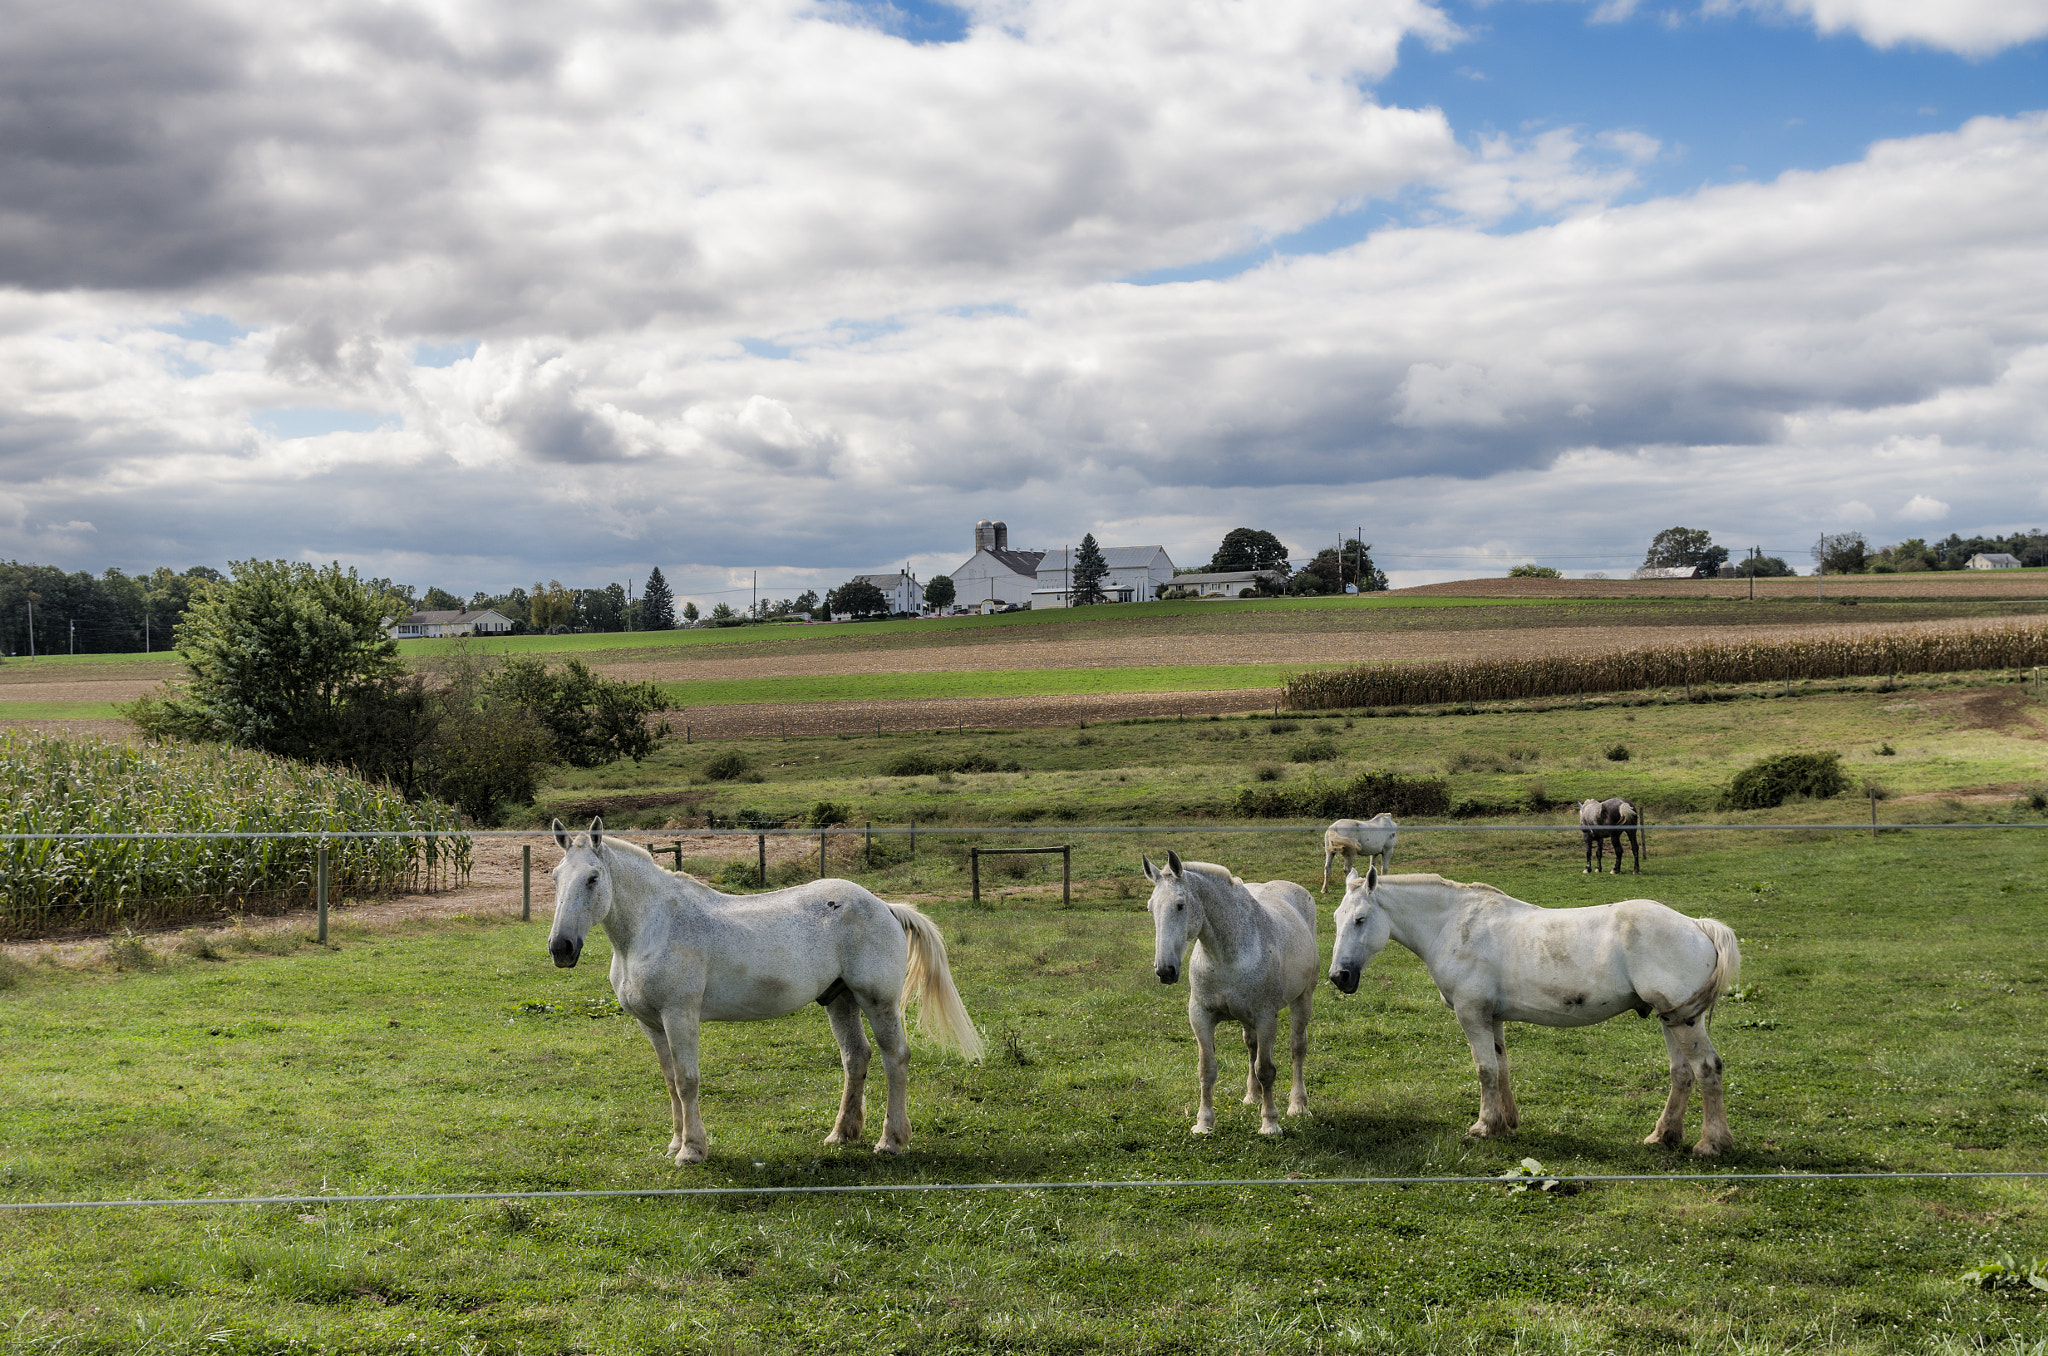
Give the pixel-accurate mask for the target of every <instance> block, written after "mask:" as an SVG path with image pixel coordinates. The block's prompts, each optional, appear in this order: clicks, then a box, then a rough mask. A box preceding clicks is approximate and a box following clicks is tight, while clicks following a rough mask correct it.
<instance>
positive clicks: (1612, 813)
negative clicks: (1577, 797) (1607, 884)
mask: <svg viewBox="0 0 2048 1356" xmlns="http://www.w3.org/2000/svg"><path fill="white" fill-rule="evenodd" d="M1641 824H1642V815H1641V814H1640V813H1639V812H1638V811H1637V810H1636V807H1635V806H1633V805H1631V804H1629V803H1628V802H1627V801H1625V800H1623V799H1622V798H1621V797H1620V796H1613V797H1610V798H1609V799H1607V800H1582V801H1580V802H1579V832H1581V833H1583V834H1584V835H1585V836H1586V869H1585V870H1584V871H1581V872H1580V873H1579V874H1580V875H1582V876H1597V875H1599V874H1600V872H1601V869H1602V868H1603V867H1604V866H1606V864H1607V853H1606V844H1608V843H1612V844H1614V874H1615V875H1617V876H1618V875H1620V874H1621V840H1622V836H1623V835H1624V834H1625V835H1627V837H1628V846H1629V851H1630V852H1633V853H1634V854H1635V859H1636V874H1637V875H1638V876H1640V875H1642V874H1643V845H1642V842H1641V841H1640V840H1639V839H1638V838H1637V836H1636V835H1637V834H1638V833H1639V832H1640V829H1641Z"/></svg>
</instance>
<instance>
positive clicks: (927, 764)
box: [882, 751, 948, 777]
mask: <svg viewBox="0 0 2048 1356" xmlns="http://www.w3.org/2000/svg"><path fill="white" fill-rule="evenodd" d="M947 770H948V769H947V768H946V767H945V765H944V764H942V763H940V762H939V760H938V759H936V758H934V757H932V756H931V755H930V754H928V753H923V752H915V751H913V752H911V753H902V754H898V755H897V756H896V757H895V758H893V759H891V760H890V761H889V762H888V763H887V764H886V765H885V766H884V767H883V768H882V775H883V776H885V777H930V776H933V775H935V774H936V773H939V772H943V771H947Z"/></svg>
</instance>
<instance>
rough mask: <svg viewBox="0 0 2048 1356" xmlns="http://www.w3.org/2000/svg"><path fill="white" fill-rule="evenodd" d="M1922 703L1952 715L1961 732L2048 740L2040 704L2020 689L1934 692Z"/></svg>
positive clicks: (2047, 728) (1951, 717)
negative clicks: (1983, 732)
mask: <svg viewBox="0 0 2048 1356" xmlns="http://www.w3.org/2000/svg"><path fill="white" fill-rule="evenodd" d="M1920 700H1921V702H1922V704H1923V705H1924V706H1926V707H1927V708H1929V709H1931V710H1935V711H1940V712H1943V713H1944V714H1946V715H1948V716H1949V717H1950V719H1952V720H1954V721H1955V723H1956V725H1957V726H1958V727H1959V728H1961V729H1965V730H1996V731H1998V732H1999V733H2000V734H2004V735H2012V736H2014V737H2015V738H2020V739H2048V727H2044V726H2043V724H2042V721H2041V715H2040V712H2041V707H2040V704H2039V703H2037V702H2035V701H2033V700H2032V699H2030V698H2028V697H2027V696H2026V695H2025V694H2024V693H2023V692H2022V691H2021V690H2020V689H2019V688H2017V687H2005V688H1991V689H1989V690H1986V689H1983V688H1979V689H1976V690H1974V691H1969V692H1933V693H1929V694H1928V695H1927V696H1925V697H1923V698H1921V699H1920Z"/></svg>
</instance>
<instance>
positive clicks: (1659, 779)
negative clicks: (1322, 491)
mask: <svg viewBox="0 0 2048 1356" xmlns="http://www.w3.org/2000/svg"><path fill="white" fill-rule="evenodd" d="M2005 677H2006V676H2005V675H1983V674H1977V675H1956V676H1945V675H1936V676H1929V677H1925V678H1918V679H1911V680H1903V681H1901V682H1900V683H1898V684H1896V685H1893V684H1889V683H1884V682H1864V683H1856V682H1849V683H1795V684H1793V685H1792V692H1793V694H1794V695H1792V696H1790V697H1787V696H1785V695H1784V689H1783V687H1781V686H1776V685H1763V686H1759V687H1755V688H1750V689H1725V690H1720V691H1717V692H1715V693H1711V694H1710V693H1704V692H1703V693H1702V694H1700V695H1701V698H1702V699H1701V700H1699V701H1686V700H1684V699H1682V697H1678V696H1675V695H1671V694H1657V695H1654V696H1653V695H1649V694H1640V695H1637V696H1632V697H1628V698H1625V699H1621V700H1601V699H1596V700H1593V701H1590V702H1588V703H1586V704H1584V705H1580V704H1578V703H1576V702H1568V703H1558V704H1554V705H1548V706H1544V705H1541V704H1536V705H1535V706H1513V707H1503V708H1499V709H1493V710H1485V709H1475V710H1470V711H1469V712H1468V711H1466V710H1464V709H1462V708H1436V709H1434V710H1431V711H1424V710H1422V709H1418V710H1417V712H1416V713H1415V714H1411V715H1408V716H1405V717H1402V716H1389V715H1384V714H1383V715H1378V716H1374V717H1371V718H1367V717H1365V716H1363V715H1355V714H1346V713H1314V714H1300V713H1294V712H1288V713H1285V714H1284V715H1283V716H1282V717H1281V718H1280V719H1278V720H1274V719H1271V718H1267V717H1248V718H1226V719H1219V720H1207V719H1190V720H1188V721H1185V722H1179V721H1172V720H1162V721H1147V722H1133V723H1123V722H1113V723H1109V724H1102V725H1090V726H1089V727H1087V728H1086V729H1080V728H1065V729H1059V728H1055V729H1041V730H1025V731H997V732H991V731H982V730H967V731H965V732H961V733H952V732H938V733H926V734H884V735H881V736H873V735H858V736H851V735H842V736H829V737H822V738H792V739H788V740H778V739H743V740H719V741H713V742H699V743H693V744H684V743H682V742H680V741H676V740H672V741H670V742H669V743H667V744H666V745H665V746H663V747H662V748H661V749H660V750H658V751H657V752H656V753H655V754H654V756H652V757H650V758H648V759H647V760H646V761H645V762H643V763H641V764H639V765H637V766H634V765H631V764H617V765H614V766H612V767H609V768H602V769H595V770H592V771H589V772H575V771H569V772H564V773H562V774H560V775H559V776H558V777H557V778H556V780H555V781H554V783H553V784H552V786H551V788H550V790H549V791H548V792H547V793H545V794H544V795H543V797H542V800H541V803H540V805H539V806H538V807H537V809H538V813H539V815H540V816H541V822H545V819H546V816H548V815H549V814H552V813H556V812H558V811H562V810H565V809H566V808H567V807H571V806H574V807H586V808H587V807H591V806H602V805H603V804H604V802H605V800H606V798H607V796H609V795H618V796H622V797H623V796H631V797H633V800H632V804H634V805H635V806H637V807H639V808H635V809H633V810H631V811H626V812H623V813H620V814H617V815H615V817H614V820H613V822H616V823H621V824H635V825H647V826H659V825H662V824H665V823H670V822H678V823H680V822H683V821H688V822H691V823H699V824H701V823H702V822H703V814H704V812H705V811H706V810H713V811H716V812H718V813H720V814H723V815H728V816H729V815H733V814H736V813H738V812H740V811H742V810H754V811H756V812H758V813H759V814H760V815H762V816H764V817H769V818H780V817H784V816H794V815H799V814H801V813H802V812H804V811H805V810H807V809H808V808H809V807H810V806H811V805H813V804H814V803H816V802H818V801H820V800H829V801H833V802H836V803H839V804H842V805H844V806H846V807H847V808H848V810H849V812H850V818H849V822H852V823H860V822H863V821H873V822H875V823H878V824H886V823H897V824H901V823H905V822H907V821H908V820H910V819H911V818H913V817H914V818H916V819H917V820H918V821H919V822H920V823H924V824H931V823H950V824H959V825H966V824H1001V823H1016V822H1027V821H1038V822H1050V823H1058V822H1075V823H1094V824H1102V823H1162V822H1169V821H1175V820H1181V819H1190V818H1192V819H1202V818H1215V817H1218V816H1222V815H1226V814H1228V813H1229V807H1230V804H1231V802H1232V800H1233V799H1234V798H1235V797H1236V795H1237V793H1238V792H1239V791H1240V790H1242V789H1243V788H1245V787H1246V786H1248V785H1253V784H1256V783H1255V778H1257V777H1258V776H1259V775H1260V773H1261V770H1262V769H1263V770H1264V772H1265V773H1266V774H1268V775H1270V776H1272V777H1273V778H1276V779H1278V780H1280V781H1297V780H1300V779H1303V778H1314V777H1322V778H1327V779H1331V780H1343V779H1347V778H1348V777H1350V776H1351V775H1353V774H1355V773H1356V772H1359V771H1362V770H1366V769H1371V768H1390V769H1392V770H1394V771H1398V772H1403V773H1408V774H1412V775H1426V776H1444V777H1448V778H1449V780H1450V787H1451V796H1452V799H1453V801H1470V802H1474V803H1476V804H1481V805H1492V806H1496V807H1499V808H1500V809H1501V810H1502V812H1506V811H1509V810H1513V809H1517V808H1519V807H1524V806H1527V805H1529V804H1530V803H1532V802H1539V803H1541V802H1557V803H1567V804H1575V803H1576V802H1577V801H1578V800H1580V799H1583V798H1586V797H1595V798H1604V797H1606V796H1612V795H1625V796H1628V797H1629V798H1630V799H1631V800H1634V801H1635V802H1636V803H1638V804H1639V805H1643V806H1645V807H1646V808H1647V809H1648V811H1649V812H1650V814H1651V816H1652V818H1658V817H1661V818H1665V819H1675V818H1678V817H1681V816H1683V817H1686V818H1699V817H1701V816H1703V815H1708V814H1710V813H1711V812H1712V811H1713V810H1714V806H1715V804H1716V801H1717V800H1718V798H1719V795H1720V789H1721V788H1723V787H1725V786H1726V785H1727V783H1728V781H1729V779H1730V778H1731V777H1733V775H1734V774H1735V772H1736V771H1737V770H1739V769H1740V768H1742V767H1744V766H1746V765H1747V764H1748V763H1750V762H1753V761H1754V760H1756V759H1757V758H1760V757H1763V756H1765V755H1767V754H1771V753H1778V752H1783V751H1787V750H1809V751H1819V750H1828V749H1834V750H1839V751H1840V752H1841V753H1842V754H1843V755H1844V759H1843V761H1844V766H1845V767H1846V768H1847V769H1848V771H1849V772H1850V774H1851V776H1852V778H1853V779H1854V782H1855V784H1856V787H1857V791H1856V792H1854V793H1852V797H1851V798H1850V799H1849V800H1848V801H1847V802H1846V803H1845V802H1843V801H1838V802H1833V803H1829V804H1827V805H1824V806H1801V807H1796V814H1795V817H1798V818H1809V817H1812V816H1814V815H1816V814H1818V815H1822V816H1823V817H1834V818H1840V817H1842V816H1848V817H1850V818H1862V817H1863V816H1865V815H1867V814H1868V809H1867V806H1865V805H1863V804H1861V803H1859V800H1860V796H1861V794H1862V790H1861V788H1862V787H1863V785H1864V784H1865V783H1866V782H1868V783H1875V784H1877V785H1878V786H1879V787H1880V788H1881V790H1882V791H1883V792H1884V793H1885V795H1887V796H1888V797H1893V798H1899V799H1894V800H1887V801H1886V802H1885V803H1884V804H1883V805H1881V807H1880V812H1881V815H1882V816H1883V817H1884V818H1885V819H1886V820H1888V821H1890V820H1898V819H1920V820H1926V819H1928V818H1953V817H1958V816H1960V817H1964V818H1976V817H1980V816H1981V815H1982V814H1983V813H1984V810H1983V809H1982V808H1981V807H1978V808H1971V809H1968V810H1965V809H1964V808H1963V807H1962V806H1960V805H1958V806H1948V805H1945V804H1943V803H1942V802H1941V801H1940V800H1938V799H1936V800H1926V799H1905V798H1917V797H1934V796H1938V795H1943V794H1947V793H1951V792H1954V793H1966V792H1971V791H1986V790H1998V789H2002V790H2004V791H2007V792H2014V791H2021V790H2035V789H2048V765H2044V758H2043V746H2042V743H2041V741H2040V739H2039V737H2038V736H2039V735H2040V733H2041V732H2042V731H2041V726H2040V725H2039V724H2037V723H2036V721H2037V720H2038V719H2039V717H2040V715H2041V714H2042V707H2041V703H2038V702H2036V701H2034V700H2033V699H2032V698H2031V697H2030V696H2029V695H2028V692H2029V689H2028V688H2027V687H2026V686H2025V685H2024V684H2018V683H2013V682H2008V681H2004V678H2005ZM1710 697H1711V698H1715V699H1712V700H1709V699H1708V698H1710ZM1722 698H1725V700H1722ZM1886 748H1889V749H1891V750H1892V751H1891V752H1890V753H1888V754H1887V753H1884V752H1881V750H1883V749H1886ZM1616 749H1625V750H1626V751H1627V753H1628V757H1627V759H1626V760H1625V761H1618V760H1615V759H1612V758H1610V757H1609V756H1608V755H1609V754H1610V753H1611V752H1613V751H1615V750H1616ZM735 751H737V752H738V753H740V754H741V755H742V756H743V757H744V758H745V759H746V760H747V761H748V763H749V765H750V767H751V771H750V772H749V773H748V774H747V776H748V777H749V778H751V780H742V781H722V782H714V781H711V780H710V779H709V778H708V776H707V771H708V770H709V769H710V767H711V764H712V763H713V761H714V760H715V759H718V758H720V757H723V756H726V755H728V754H730V753H733V752H735ZM972 753H979V754H983V755H986V756H989V757H992V758H994V759H996V760H997V761H999V762H1003V763H1008V762H1011V761H1014V762H1016V763H1018V764H1020V765H1021V766H1022V769H1023V770H1022V771H1020V772H987V773H961V774H957V775H952V774H948V775H945V776H915V777H899V776H890V775H888V769H889V767H890V766H891V765H892V764H893V763H894V762H895V761H896V760H898V759H901V758H903V757H905V756H906V755H910V754H926V755H929V756H930V757H932V758H935V759H938V760H941V761H943V760H947V759H958V758H960V757H962V756H964V755H967V754H972ZM1326 753H1328V754H1331V755H1333V756H1329V757H1324V756H1323V755H1324V754H1326ZM1297 756H1301V757H1302V758H1304V760H1305V761H1300V762H1297V761H1294V760H1295V759H1296V757H1297ZM1311 757H1313V758H1314V759H1316V761H1307V759H1309V758H1311ZM664 793H669V794H672V796H673V798H674V799H673V800H672V801H667V802H664V800H663V795H664ZM1562 813H1564V812H1563V811H1559V812H1557V814H1562ZM1553 817H1556V816H1555V815H1553ZM1731 818H1734V819H1738V820H1744V821H1746V822H1756V821H1768V820H1769V819H1771V818H1781V819H1782V818H1784V816H1778V815H1774V814H1771V813H1762V812H1760V813H1758V814H1755V815H1749V816H1740V815H1738V816H1731ZM906 883H907V882H906Z"/></svg>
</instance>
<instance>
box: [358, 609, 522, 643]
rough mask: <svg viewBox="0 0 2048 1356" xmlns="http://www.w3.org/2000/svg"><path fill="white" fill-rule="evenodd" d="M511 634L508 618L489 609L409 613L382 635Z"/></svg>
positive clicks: (414, 637) (398, 637) (411, 637)
mask: <svg viewBox="0 0 2048 1356" xmlns="http://www.w3.org/2000/svg"><path fill="white" fill-rule="evenodd" d="M511 631H512V619H511V618H510V617H508V616H506V615H505V614H504V613H502V612H498V611H496V610H494V609H491V608H485V609H484V610H483V611H481V612H471V611H470V610H469V609H468V608H457V609H455V610H454V611H452V612H413V613H409V614H407V615H406V616H404V617H401V618H399V619H398V620H397V621H395V622H392V623H390V624H389V625H388V626H386V627H385V634H386V635H389V636H390V637H391V638H392V639H393V640H419V639H423V638H438V637H443V636H502V635H509V634H511Z"/></svg>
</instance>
